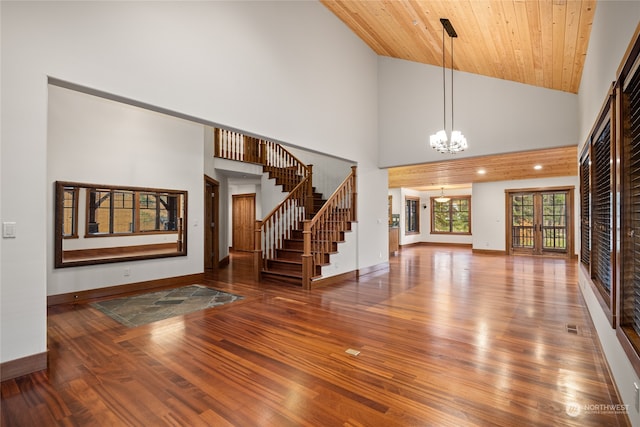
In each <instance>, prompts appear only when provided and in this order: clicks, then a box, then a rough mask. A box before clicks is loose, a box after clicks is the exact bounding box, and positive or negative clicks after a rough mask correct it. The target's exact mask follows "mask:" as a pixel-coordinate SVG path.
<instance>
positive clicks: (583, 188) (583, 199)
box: [580, 154, 591, 268]
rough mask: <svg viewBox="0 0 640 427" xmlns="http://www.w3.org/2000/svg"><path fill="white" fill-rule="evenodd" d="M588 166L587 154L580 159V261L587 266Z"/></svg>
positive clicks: (589, 233) (588, 261) (588, 230)
mask: <svg viewBox="0 0 640 427" xmlns="http://www.w3.org/2000/svg"><path fill="white" fill-rule="evenodd" d="M590 167H591V160H589V155H588V154H587V155H585V156H583V158H582V160H581V161H580V219H581V220H580V242H581V246H580V262H581V263H582V264H584V266H585V267H587V268H589V265H590V263H591V192H590V187H589V182H590V181H589V180H590V175H591V173H590Z"/></svg>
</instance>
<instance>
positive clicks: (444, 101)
mask: <svg viewBox="0 0 640 427" xmlns="http://www.w3.org/2000/svg"><path fill="white" fill-rule="evenodd" d="M445 72H446V69H445V62H444V23H443V25H442V118H443V122H444V123H443V128H442V129H443V130H444V131H445V132H446V131H447V84H446V74H445ZM452 95H453V93H452Z"/></svg>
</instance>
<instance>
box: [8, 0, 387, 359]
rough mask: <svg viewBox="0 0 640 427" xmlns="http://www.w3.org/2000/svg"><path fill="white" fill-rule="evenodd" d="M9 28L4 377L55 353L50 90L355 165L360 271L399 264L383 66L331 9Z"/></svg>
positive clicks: (158, 5)
mask: <svg viewBox="0 0 640 427" xmlns="http://www.w3.org/2000/svg"><path fill="white" fill-rule="evenodd" d="M0 17H1V20H2V21H1V22H0V31H1V33H0V43H1V46H0V52H1V55H2V58H1V59H2V61H1V64H0V67H1V68H0V74H1V81H0V90H1V92H2V98H1V104H0V110H1V117H0V119H1V120H0V121H1V122H2V129H1V131H0V132H1V137H2V140H1V150H2V158H1V159H0V162H1V165H0V170H1V174H2V175H1V183H0V185H1V189H0V197H1V200H0V206H1V208H2V210H1V212H0V217H1V220H2V221H15V222H17V237H16V238H15V239H2V242H1V248H0V251H1V252H2V259H1V260H0V264H1V268H0V270H1V271H0V284H1V286H2V289H1V293H2V298H1V301H0V309H1V310H0V328H1V329H0V336H1V337H0V363H3V362H7V361H12V360H16V359H19V358H23V357H27V356H30V355H33V354H41V353H43V352H45V351H46V345H47V342H46V295H47V262H48V259H49V258H51V257H52V256H53V248H49V247H47V246H48V245H47V243H46V236H47V232H48V231H47V230H48V227H49V226H50V224H49V222H48V221H49V220H48V218H49V216H48V213H47V209H48V198H49V185H48V183H47V181H48V175H47V105H48V99H47V98H48V94H47V81H48V76H51V77H54V78H57V79H59V80H61V81H66V82H71V83H73V84H76V85H79V86H84V87H88V88H94V89H96V90H100V91H103V92H106V93H109V94H113V95H115V96H119V97H123V98H128V99H130V100H133V101H137V102H141V103H145V104H148V105H152V106H156V107H160V108H165V109H168V110H171V111H174V112H178V113H180V114H184V115H186V116H190V117H194V118H198V119H202V120H203V122H204V123H211V124H216V123H217V124H222V125H225V126H227V127H231V128H235V129H242V130H244V131H246V132H251V133H253V134H255V135H258V136H265V137H268V138H271V139H274V140H277V141H280V142H283V143H286V142H287V141H288V142H289V143H290V144H294V145H297V146H300V147H301V148H309V149H312V150H315V151H320V152H326V153H329V154H331V155H333V156H336V157H340V158H346V159H353V160H354V161H356V162H358V166H359V168H358V169H359V170H358V173H359V178H358V186H359V187H358V201H359V207H360V217H359V219H360V222H359V224H358V230H359V236H358V247H359V250H358V251H357V253H358V263H359V267H360V268H363V267H367V266H370V265H375V264H378V263H380V262H383V261H386V259H388V258H386V256H384V257H383V256H378V254H379V253H384V254H386V252H387V249H386V247H387V237H386V235H387V233H386V193H387V174H386V171H381V170H379V169H378V168H377V165H378V153H377V141H378V138H377V61H376V55H375V54H374V53H373V52H372V51H371V50H370V49H369V48H368V47H367V46H366V45H365V44H364V43H363V42H362V41H361V40H359V39H358V38H357V37H356V36H355V35H354V34H353V33H351V32H350V30H349V29H348V28H347V27H346V26H345V25H344V24H343V23H342V22H341V21H340V20H338V19H337V18H336V17H335V16H334V15H333V14H331V13H330V12H329V11H328V10H327V9H326V8H325V7H324V6H323V5H322V4H321V3H319V2H278V1H263V2H55V1H52V2H0ZM116 29H117V30H116ZM230 34H232V35H233V37H230ZM202 139H204V137H203V138H202ZM179 148H180V147H179V145H177V146H176V149H179ZM200 149H201V150H202V148H200ZM200 158H201V155H200ZM197 169H198V173H199V174H200V175H202V171H203V166H202V165H201V164H199V165H198V166H197ZM214 178H215V177H214ZM199 181H202V176H200V177H199ZM25 194H28V197H25ZM221 196H222V197H224V196H223V195H221ZM378 219H379V221H378ZM383 219H384V220H383ZM365 236H366V237H365ZM72 286H77V285H72ZM56 287H58V285H56Z"/></svg>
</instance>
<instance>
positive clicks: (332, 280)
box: [311, 270, 358, 289]
mask: <svg viewBox="0 0 640 427" xmlns="http://www.w3.org/2000/svg"><path fill="white" fill-rule="evenodd" d="M357 277H358V276H357V272H356V271H355V270H354V271H348V272H346V273H342V274H337V275H335V276H331V277H320V278H318V279H315V280H311V289H315V288H320V287H322V286H329V285H334V284H336V283H340V282H342V281H343V280H355V279H356V278H357Z"/></svg>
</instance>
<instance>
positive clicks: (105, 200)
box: [87, 188, 181, 237]
mask: <svg viewBox="0 0 640 427" xmlns="http://www.w3.org/2000/svg"><path fill="white" fill-rule="evenodd" d="M180 203H181V202H180V195H178V194H174V193H166V192H152V191H133V190H122V189H113V188H92V189H90V190H89V191H88V207H87V236H88V237H91V236H105V235H121V234H135V233H149V232H169V231H177V230H178V226H179V224H178V218H179V214H178V212H179V210H180V209H181V206H180Z"/></svg>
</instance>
